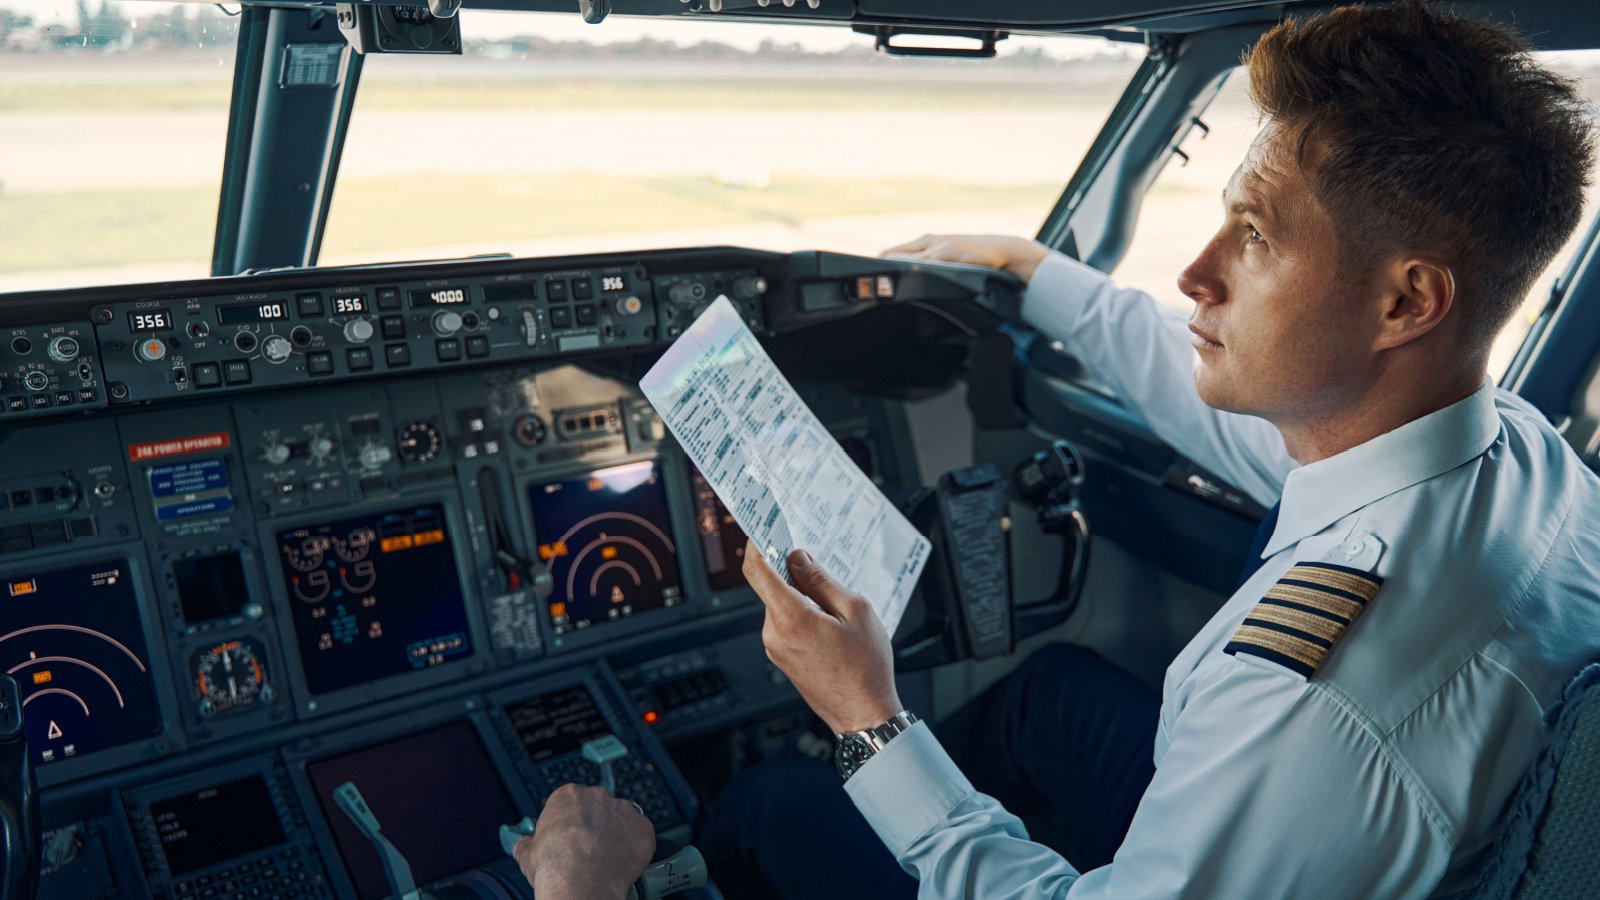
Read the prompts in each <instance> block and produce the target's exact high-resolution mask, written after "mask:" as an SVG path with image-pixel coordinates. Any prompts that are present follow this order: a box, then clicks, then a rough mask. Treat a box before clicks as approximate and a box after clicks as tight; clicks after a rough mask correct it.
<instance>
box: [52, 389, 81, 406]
mask: <svg viewBox="0 0 1600 900" xmlns="http://www.w3.org/2000/svg"><path fill="white" fill-rule="evenodd" d="M76 399H77V398H76V397H75V396H73V394H72V392H71V391H56V405H57V406H71V405H72V401H74V400H76Z"/></svg>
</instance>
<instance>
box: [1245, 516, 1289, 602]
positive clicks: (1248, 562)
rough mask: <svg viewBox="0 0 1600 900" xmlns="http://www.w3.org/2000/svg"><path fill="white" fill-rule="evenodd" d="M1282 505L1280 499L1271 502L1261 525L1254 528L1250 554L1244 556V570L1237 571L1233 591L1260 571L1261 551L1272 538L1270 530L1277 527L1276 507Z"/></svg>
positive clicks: (1263, 562) (1261, 562) (1262, 561)
mask: <svg viewBox="0 0 1600 900" xmlns="http://www.w3.org/2000/svg"><path fill="white" fill-rule="evenodd" d="M1282 505H1283V501H1282V500H1279V501H1278V502H1277V503H1274V504H1272V508H1271V509H1269V510H1267V515H1266V518H1264V519H1262V520H1261V527H1259V528H1257V529H1256V536H1255V539H1254V540H1252V541H1251V542H1250V555H1249V556H1247V557H1245V560H1244V570H1243V571H1241V572H1240V573H1239V583H1238V584H1236V585H1234V587H1233V589H1234V590H1235V591H1237V590H1238V589H1239V588H1242V587H1244V583H1245V582H1246V581H1249V580H1250V576H1251V575H1254V574H1255V573H1257V572H1259V571H1261V566H1262V565H1263V564H1265V563H1266V560H1264V559H1262V558H1261V551H1263V550H1265V549H1267V541H1269V540H1272V530H1273V529H1274V528H1277V527H1278V507H1279V506H1282Z"/></svg>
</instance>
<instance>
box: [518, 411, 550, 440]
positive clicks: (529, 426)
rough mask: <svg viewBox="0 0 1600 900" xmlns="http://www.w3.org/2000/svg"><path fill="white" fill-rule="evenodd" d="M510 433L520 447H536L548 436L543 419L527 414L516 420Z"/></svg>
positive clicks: (548, 430) (548, 432) (548, 431)
mask: <svg viewBox="0 0 1600 900" xmlns="http://www.w3.org/2000/svg"><path fill="white" fill-rule="evenodd" d="M511 433H512V434H513V435H515V436H516V438H517V443H519V444H521V445H522V446H524V447H537V446H539V445H540V444H542V443H544V439H545V438H546V437H548V436H549V434H550V429H549V428H548V427H547V426H546V425H545V424H544V420H543V419H541V418H539V417H538V416H536V415H534V414H532V413H529V414H527V415H525V416H523V417H521V418H519V419H517V421H516V425H515V426H514V427H513V428H512V432H511Z"/></svg>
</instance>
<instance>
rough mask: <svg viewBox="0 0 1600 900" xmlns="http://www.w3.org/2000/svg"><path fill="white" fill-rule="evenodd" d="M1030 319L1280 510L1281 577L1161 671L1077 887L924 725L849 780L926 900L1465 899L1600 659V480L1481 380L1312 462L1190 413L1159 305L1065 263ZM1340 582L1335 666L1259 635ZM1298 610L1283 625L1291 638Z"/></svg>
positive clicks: (1053, 263)
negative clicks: (1561, 717)
mask: <svg viewBox="0 0 1600 900" xmlns="http://www.w3.org/2000/svg"><path fill="white" fill-rule="evenodd" d="M1023 317H1024V318H1025V319H1026V320H1027V321H1029V322H1030V323H1031V324H1033V325H1034V326H1035V327H1037V328H1038V329H1039V330H1040V331H1041V332H1042V333H1043V334H1045V335H1047V336H1049V337H1051V338H1054V339H1056V340H1060V341H1061V342H1062V343H1063V344H1064V345H1065V346H1066V348H1067V349H1068V351H1069V352H1071V353H1072V354H1073V355H1074V356H1076V357H1078V358H1079V359H1080V360H1082V361H1083V362H1084V364H1085V365H1087V366H1088V367H1089V368H1090V370H1091V371H1093V372H1095V373H1096V375H1097V376H1099V377H1100V378H1102V379H1103V380H1105V381H1106V382H1107V383H1108V384H1109V386H1110V387H1111V388H1112V389H1113V390H1114V391H1115V392H1116V394H1117V396H1118V397H1120V398H1122V399H1123V400H1124V401H1125V402H1126V403H1127V404H1128V405H1129V406H1130V407H1132V408H1133V409H1134V410H1135V411H1136V412H1138V413H1140V414H1141V415H1142V416H1143V417H1144V419H1145V420H1146V421H1147V422H1148V423H1149V424H1150V426H1151V427H1152V428H1154V429H1155V431H1156V432H1157V433H1158V434H1159V435H1160V436H1161V438H1162V439H1163V440H1165V441H1167V442H1169V443H1170V444H1172V445H1173V446H1174V447H1175V448H1176V449H1178V450H1179V451H1181V452H1182V453H1184V454H1185V455H1187V456H1189V457H1190V458H1191V459H1193V460H1195V461H1196V462H1198V463H1200V464H1201V465H1203V466H1205V467H1207V468H1209V469H1211V470H1212V471H1214V472H1216V473H1217V474H1219V475H1221V476H1223V477H1224V478H1227V479H1229V480H1230V481H1232V482H1233V483H1234V484H1236V485H1239V486H1240V487H1242V488H1243V489H1244V490H1246V491H1248V492H1249V493H1250V494H1251V496H1253V497H1255V498H1257V499H1258V500H1260V501H1261V502H1262V503H1267V504H1270V503H1272V502H1273V501H1274V500H1275V499H1277V498H1278V497H1279V496H1280V494H1281V503H1282V506H1281V508H1280V513H1279V519H1278V524H1277V528H1276V530H1275V531H1274V532H1273V534H1272V537H1271V540H1270V542H1269V543H1268V544H1267V546H1266V549H1265V551H1264V552H1263V557H1264V558H1265V560H1266V562H1265V565H1264V566H1263V567H1262V568H1261V570H1260V571H1259V572H1257V573H1256V574H1255V575H1254V576H1252V577H1251V578H1250V579H1249V580H1248V581H1247V582H1246V583H1245V584H1244V586H1243V587H1242V588H1240V589H1239V591H1238V592H1237V593H1235V594H1234V595H1233V597H1232V598H1231V599H1230V600H1229V601H1228V602H1227V603H1226V604H1225V605H1224V606H1223V607H1222V609H1221V610H1220V611H1219V612H1218V613H1217V614H1216V615H1215V616H1214V617H1213V618H1212V619H1211V621H1210V622H1209V623H1208V624H1207V625H1206V626H1205V627H1204V628H1202V629H1201V630H1200V633H1199V634H1198V635H1196V636H1195V638H1194V640H1192V641H1191V642H1190V643H1189V645H1188V646H1187V647H1186V648H1185V649H1184V650H1183V651H1182V652H1181V653H1180V654H1179V655H1178V657H1177V659H1176V660H1174V661H1173V663H1172V665H1171V666H1170V667H1169V668H1168V669H1167V674H1166V679H1165V683H1164V685H1163V689H1162V705H1161V721H1160V724H1159V727H1158V730H1157V733H1156V741H1155V764H1156V772H1155V778H1154V780H1153V781H1152V782H1151V784H1150V787H1149V790H1148V791H1147V792H1146V793H1145V795H1144V799H1143V800H1142V802H1141V803H1140V804H1139V808H1138V812H1137V813H1136V814H1135V815H1134V818H1133V823H1132V826H1131V827H1130V829H1129V831H1128V835H1127V838H1126V840H1124V842H1123V844H1122V846H1121V848H1120V849H1119V850H1118V851H1117V854H1116V857H1115V859H1114V860H1113V861H1112V862H1111V863H1110V864H1109V865H1105V866H1102V867H1100V868H1098V869H1094V870H1092V871H1089V872H1082V873H1080V872H1078V871H1076V870H1075V869H1073V868H1072V866H1071V865H1070V864H1068V863H1067V861H1066V860H1064V859H1062V858H1061V857H1060V856H1058V855H1056V854H1055V853H1053V852H1052V851H1050V850H1049V849H1047V848H1045V847H1043V846H1041V845H1039V844H1036V843H1033V842H1031V841H1029V840H1028V836H1027V833H1026V831H1025V830H1024V828H1023V826H1022V823H1021V822H1020V821H1018V820H1017V818H1016V817H1014V816H1012V815H1011V814H1010V813H1008V812H1006V811H1005V809H1003V808H1002V807H1001V806H1000V804H999V803H997V802H995V801H994V800H993V799H991V798H990V797H988V796H985V795H983V794H980V793H977V792H976V791H974V790H973V788H972V785H971V784H970V783H968V781H967V779H966V778H965V777H964V776H963V775H962V774H961V772H960V771H959V770H958V769H957V768H956V766H955V764H954V763H952V762H951V760H950V758H949V756H947V755H946V754H945V752H944V750H943V748H942V747H940V745H939V743H938V741H937V740H936V739H935V738H934V736H933V734H932V732H930V731H929V730H928V728H927V726H926V725H922V724H919V725H917V726H915V727H914V728H912V729H911V730H910V731H909V732H907V733H905V734H903V735H901V736H899V737H897V738H896V739H895V740H893V741H891V742H890V743H889V744H888V746H886V747H885V748H884V750H883V751H882V752H881V753H879V754H878V755H877V756H875V757H874V758H873V759H871V760H869V761H868V762H867V763H866V764H865V765H864V766H863V767H862V768H861V769H860V770H859V771H858V772H857V773H856V774H855V776H854V777H852V778H851V779H850V780H849V781H848V782H846V784H845V789H846V791H848V792H849V794H850V796H851V798H852V799H853V800H854V801H855V803H856V805H857V806H858V807H859V808H860V809H861V811H862V813H863V814H865V816H866V818H867V821H868V822H869V823H871V825H872V827H873V829H874V830H875V831H876V832H877V833H878V835H879V837H881V838H882V839H883V841H884V843H885V844H887V845H888V847H889V849H890V850H891V851H892V852H893V853H894V854H895V855H896V857H897V858H898V859H899V860H900V863H901V865H902V866H904V867H905V868H906V869H907V870H908V871H910V872H911V873H912V874H914V875H915V876H917V878H918V879H920V882H921V887H920V896H921V897H923V898H945V897H950V898H953V897H971V898H984V900H992V898H1012V897H1030V898H1033V897H1073V898H1082V897H1130V898H1133V897H1137V898H1162V897H1180V896H1181V897H1274V898H1276V897H1316V898H1330V897H1363V898H1365V897H1425V896H1428V895H1430V894H1445V893H1450V892H1452V891H1454V890H1459V889H1461V888H1463V887H1465V886H1467V885H1469V884H1470V883H1471V880H1472V878H1473V877H1474V875H1475V873H1476V869H1477V865H1478V863H1479V860H1480V859H1481V857H1482V855H1483V854H1484V852H1485V851H1486V849H1487V848H1488V847H1489V845H1490V844H1491V843H1492V841H1493V840H1494V837H1495V835H1496V833H1497V832H1498V830H1499V826H1500V823H1501V821H1502V818H1503V815H1502V814H1503V813H1504V812H1505V810H1506V807H1507V804H1508V802H1509V800H1510V797H1511V796H1512V794H1513V792H1514V790H1515V788H1516V786H1517V783H1518V781H1519V779H1520V778H1521V776H1522V775H1523V774H1524V772H1525V771H1526V770H1527V769H1528V768H1529V766H1530V765H1531V764H1532V762H1533V759H1534V756H1535V753H1536V752H1537V749H1538V746H1539V743H1540V740H1541V737H1542V733H1543V727H1542V724H1541V714H1542V711H1543V710H1544V709H1545V708H1546V707H1547V706H1548V705H1549V704H1550V703H1551V702H1553V701H1554V700H1555V699H1556V698H1557V697H1558V695H1559V693H1560V691H1561V689H1562V688H1563V687H1564V685H1565V684H1566V682H1567V681H1568V680H1569V679H1570V678H1571V677H1572V676H1573V675H1574V674H1576V672H1577V671H1578V669H1579V668H1580V667H1581V666H1582V665H1583V664H1585V663H1588V662H1592V661H1594V660H1596V659H1600V480H1597V479H1596V478H1595V476H1594V475H1592V474H1591V473H1590V472H1589V471H1588V470H1587V469H1585V468H1584V466H1583V465H1582V463H1581V462H1580V461H1579V460H1578V458H1577V456H1576V455H1575V454H1574V453H1573V452H1572V450H1571V449H1570V448H1569V447H1568V446H1567V445H1566V444H1565V443H1564V442H1563V441H1562V440H1561V438H1560V437H1559V436H1558V435H1557V434H1556V433H1555V431H1554V430H1553V429H1552V428H1551V427H1550V425H1549V424H1548V423H1547V422H1546V421H1545V420H1544V419H1543V418H1542V417H1541V416H1540V415H1539V413H1538V412H1536V411H1535V410H1534V409H1533V408H1532V407H1531V406H1529V405H1528V404H1526V403H1525V402H1523V401H1522V400H1520V399H1518V398H1517V397H1515V396H1513V395H1511V394H1508V393H1506V392H1505V391H1501V390H1498V389H1496V388H1495V387H1494V385H1493V384H1492V383H1486V384H1485V385H1484V386H1483V388H1482V389H1480V390H1479V391H1478V392H1477V393H1475V394H1473V395H1472V396H1470V397H1468V398H1466V399H1464V400H1462V401H1460V402H1458V403H1456V404H1453V405H1451V406H1449V407H1446V408H1445V409H1442V410H1439V411H1438V412H1435V413H1433V414H1431V415H1428V416H1424V417H1423V418H1420V419H1417V420H1416V421H1413V422H1410V423H1408V424H1406V425H1404V426H1402V427H1400V428H1397V429H1395V430H1394V431H1391V432H1389V433H1387V434H1384V435H1382V436H1380V437H1377V438H1374V439H1373V440H1371V441H1368V442H1367V443H1365V444H1362V445H1360V446H1358V447H1354V448H1352V449H1350V450H1347V451H1345V452H1344V453H1340V454H1338V455H1337V456H1333V457H1330V458H1328V459H1324V460H1321V461H1319V462H1316V463H1313V464H1311V465H1308V466H1304V467H1298V468H1297V467H1296V466H1295V463H1294V462H1293V460H1291V459H1290V458H1289V457H1288V455H1287V454H1286V452H1285V450H1284V447H1283V440H1282V438H1281V437H1280V435H1279V434H1278V432H1277V430H1276V429H1275V428H1273V426H1272V425H1270V424H1269V423H1267V422H1266V421H1264V420H1261V419H1257V418H1252V417H1247V416H1240V415H1235V414H1232V413H1224V412H1219V411H1217V410H1214V409H1211V408H1210V407H1208V406H1206V405H1205V404H1204V403H1203V402H1201V400H1200V398H1199V395H1198V394H1197V392H1196V390H1195V387H1194V381H1193V365H1194V352H1193V349H1192V347H1191V345H1190V343H1189V340H1188V332H1187V329H1186V320H1185V318H1184V317H1183V316H1181V315H1179V314H1177V313H1175V312H1172V311H1170V310H1167V309H1165V308H1163V307H1162V306H1161V305H1160V304H1158V303H1157V302H1156V301H1155V300H1154V299H1153V298H1151V297H1150V296H1148V295H1146V294H1143V293H1140V292H1138V291H1132V290H1123V289H1119V288H1117V287H1115V286H1114V285H1113V284H1112V283H1111V282H1110V280H1109V279H1108V278H1107V277H1106V276H1105V275H1103V274H1101V273H1099V272H1097V271H1095V270H1093V269H1091V268H1089V267H1087V266H1084V265H1082V264H1080V263H1078V262H1075V261H1073V260H1071V259H1068V258H1066V257H1064V256H1061V255H1058V254H1052V255H1051V256H1050V258H1049V259H1047V260H1046V261H1045V262H1044V263H1043V264H1041V265H1040V266H1039V269H1038V271H1037V272H1036V273H1035V274H1034V276H1033V279H1032V282H1031V284H1030V286H1029V288H1028V290H1027V293H1026V295H1025V296H1024V303H1023ZM1305 564H1319V565H1311V566H1308V565H1305ZM1296 566H1298V568H1296V569H1295V571H1294V572H1291V571H1290V569H1291V567H1296ZM1307 573H1310V576H1309V577H1311V578H1312V582H1313V583H1310V588H1309V592H1308V588H1307V587H1306V584H1307V583H1306V582H1305V581H1304V578H1305V577H1308V576H1307ZM1319 573H1320V575H1329V576H1330V577H1329V579H1322V580H1321V581H1320V582H1319V581H1318V579H1319V578H1320V575H1319ZM1352 573H1353V574H1352ZM1286 576H1296V577H1286ZM1282 581H1287V582H1289V584H1287V585H1285V584H1280V582H1282ZM1380 582H1381V586H1379V583H1380ZM1297 584H1298V585H1299V586H1298V587H1297V586H1296V585H1297ZM1326 585H1334V586H1339V587H1347V588H1349V587H1354V588H1360V587H1363V586H1365V587H1367V588H1369V590H1365V591H1361V590H1357V591H1356V593H1358V594H1362V595H1363V596H1366V595H1367V594H1371V590H1370V588H1372V587H1376V593H1375V594H1372V595H1371V598H1370V600H1369V601H1368V602H1367V603H1366V604H1365V606H1364V607H1362V608H1361V609H1360V610H1359V611H1358V612H1355V614H1354V616H1353V618H1352V619H1350V620H1349V625H1348V628H1347V629H1340V628H1335V629H1334V631H1335V632H1338V631H1342V634H1340V635H1338V636H1337V639H1336V640H1334V641H1332V649H1331V650H1328V651H1326V652H1325V654H1323V655H1322V656H1321V658H1318V655H1317V654H1316V653H1309V655H1308V647H1307V645H1305V644H1303V643H1296V642H1294V641H1291V642H1290V644H1289V645H1287V646H1286V645H1283V644H1281V643H1279V642H1278V641H1279V640H1280V634H1279V632H1275V631H1273V630H1272V629H1271V628H1270V627H1268V628H1266V629H1262V628H1261V627H1260V625H1259V618H1260V616H1261V615H1262V612H1261V611H1262V610H1263V609H1264V608H1265V606H1266V605H1271V604H1268V603H1267V600H1264V597H1267V596H1268V592H1269V591H1271V592H1273V594H1272V595H1273V596H1278V597H1289V598H1290V599H1296V598H1299V599H1305V600H1307V601H1308V602H1309V603H1311V604H1312V606H1313V607H1314V608H1327V607H1326V604H1327V603H1328V602H1332V603H1335V604H1337V603H1339V602H1342V601H1341V597H1340V595H1339V594H1338V592H1337V591H1330V590H1325V586H1326ZM1286 590H1287V591H1288V593H1287V594H1285V593H1284V591H1286ZM1330 598H1331V600H1330ZM1258 604H1260V605H1258ZM1318 604H1322V605H1321V606H1318ZM1288 609H1289V611H1288V612H1287V613H1284V608H1283V605H1281V604H1280V605H1278V608H1277V609H1276V612H1278V613H1281V614H1285V615H1289V616H1290V619H1288V620H1287V621H1290V622H1291V623H1292V622H1295V621H1300V620H1298V619H1295V618H1294V616H1296V615H1300V611H1298V610H1296V609H1294V607H1293V605H1292V604H1291V605H1290V606H1289V607H1288ZM1352 611H1354V607H1349V608H1345V609H1343V612H1344V613H1351V612H1352ZM1268 612H1272V610H1268ZM1247 618H1250V619H1251V620H1252V622H1256V623H1257V624H1255V625H1250V626H1247V625H1245V624H1244V620H1245V619H1247ZM1268 618H1271V617H1270V616H1268ZM1302 618H1303V617H1302ZM1276 621H1285V620H1283V619H1281V618H1280V619H1277V620H1276ZM1304 621H1320V622H1323V623H1324V624H1326V620H1316V619H1305V620H1304ZM1335 624H1337V623H1335ZM1241 629H1243V630H1241ZM1236 641H1240V643H1235V642H1236ZM1252 641H1253V642H1254V643H1252ZM1263 646H1265V647H1269V648H1277V649H1278V650H1283V651H1284V652H1285V653H1286V654H1288V655H1289V656H1288V657H1286V656H1284V655H1281V654H1280V655H1279V656H1278V657H1277V658H1276V661H1275V660H1274V659H1273V653H1272V652H1267V653H1262V652H1260V650H1261V648H1262V647H1263ZM1241 648H1242V650H1241ZM1312 649H1315V648H1312ZM1229 650H1233V651H1234V652H1229ZM1290 657H1293V658H1290ZM1285 660H1286V661H1287V662H1288V663H1289V664H1290V665H1285V664H1282V663H1283V661H1285ZM1308 660H1309V661H1310V662H1314V663H1317V665H1315V666H1307V665H1306V663H1307V661H1308ZM1291 665H1294V666H1297V667H1299V668H1301V669H1306V668H1310V669H1312V671H1313V674H1312V675H1311V676H1310V677H1309V678H1308V677H1306V675H1305V674H1303V671H1296V670H1295V669H1294V668H1291V667H1290V666H1291ZM1072 688H1073V686H1072V685H1062V690H1072ZM1063 812H1067V813H1068V814H1070V813H1069V812H1068V811H1063Z"/></svg>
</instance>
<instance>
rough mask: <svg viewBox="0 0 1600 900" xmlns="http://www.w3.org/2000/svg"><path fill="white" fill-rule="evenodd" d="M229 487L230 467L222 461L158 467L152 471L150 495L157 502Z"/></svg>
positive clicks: (203, 461)
mask: <svg viewBox="0 0 1600 900" xmlns="http://www.w3.org/2000/svg"><path fill="white" fill-rule="evenodd" d="M227 486H228V467H227V466H226V465H224V464H223V462H222V460H220V459H197V460H194V461H193V462H181V463H174V464H172V465H170V466H156V467H154V468H152V469H151V470H150V494H151V495H152V496H153V497H155V498H156V499H157V500H162V499H165V498H167V497H181V496H183V495H185V494H199V493H202V492H205V491H214V490H218V489H219V488H226V487H227Z"/></svg>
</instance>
